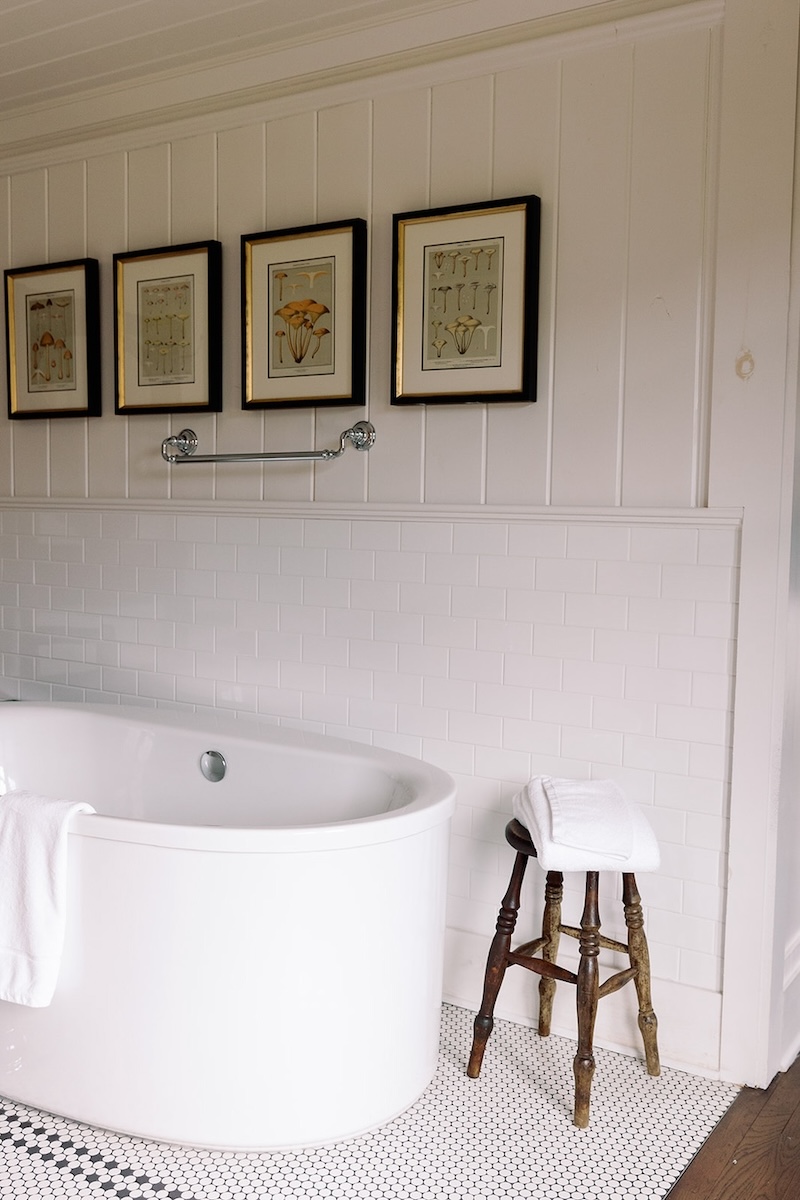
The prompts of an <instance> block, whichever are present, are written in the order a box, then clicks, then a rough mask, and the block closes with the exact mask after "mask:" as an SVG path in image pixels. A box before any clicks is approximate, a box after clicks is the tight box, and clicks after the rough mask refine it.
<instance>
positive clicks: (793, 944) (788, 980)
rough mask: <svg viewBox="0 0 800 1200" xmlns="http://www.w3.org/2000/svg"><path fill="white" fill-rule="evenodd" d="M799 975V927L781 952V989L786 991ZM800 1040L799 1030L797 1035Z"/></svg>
mask: <svg viewBox="0 0 800 1200" xmlns="http://www.w3.org/2000/svg"><path fill="white" fill-rule="evenodd" d="M798 975H800V929H798V930H797V931H796V932H795V935H794V937H793V938H792V939H791V941H790V942H789V943H788V945H787V946H786V949H785V950H784V953H783V990H784V992H785V991H788V989H789V988H790V987H791V986H792V984H793V983H794V981H795V980H796V979H797V977H798ZM797 1038H798V1041H800V1032H798V1035H797Z"/></svg>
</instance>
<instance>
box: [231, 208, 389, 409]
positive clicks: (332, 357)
mask: <svg viewBox="0 0 800 1200" xmlns="http://www.w3.org/2000/svg"><path fill="white" fill-rule="evenodd" d="M241 258H242V408H244V409H263V408H309V407H317V406H326V405H327V406H331V405H337V406H339V405H359V406H361V405H364V404H365V403H366V340H367V339H366V331H367V223H366V221H365V220H363V219H362V218H360V217H353V218H349V219H348V220H344V221H328V222H325V223H323V224H319V225H300V226H294V227H291V228H287V229H277V230H272V231H269V230H267V231H265V232H262V233H250V234H244V235H243V236H242V239H241Z"/></svg>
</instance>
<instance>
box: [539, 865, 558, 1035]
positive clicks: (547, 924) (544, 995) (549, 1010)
mask: <svg viewBox="0 0 800 1200" xmlns="http://www.w3.org/2000/svg"><path fill="white" fill-rule="evenodd" d="M563 895H564V876H563V875H562V874H561V872H560V871H548V872H547V882H546V883H545V889H544V916H543V917H542V937H543V938H547V942H546V943H545V945H544V947H543V948H542V958H543V959H544V960H545V962H549V963H554V962H555V961H556V958H557V957H558V943H559V941H560V940H561V900H562V897H563ZM555 993H556V981H555V979H548V978H547V977H546V976H544V975H542V977H541V979H540V980H539V1036H540V1037H548V1036H549V1034H550V1022H551V1020H552V1017H553V997H554V996H555Z"/></svg>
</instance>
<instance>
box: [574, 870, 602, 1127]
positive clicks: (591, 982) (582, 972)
mask: <svg viewBox="0 0 800 1200" xmlns="http://www.w3.org/2000/svg"><path fill="white" fill-rule="evenodd" d="M598 884H599V874H598V872H597V871H587V872H586V900H585V903H584V908H583V916H582V917H581V935H580V940H579V947H580V956H581V957H580V964H579V966H578V995H577V1005H578V1052H577V1054H576V1055H575V1059H574V1061H573V1064H572V1067H573V1071H574V1073H575V1114H574V1117H573V1121H574V1124H575V1125H577V1126H578V1128H579V1129H585V1128H586V1127H587V1125H588V1124H589V1096H590V1092H591V1087H592V1076H593V1075H594V1048H593V1044H594V1023H595V1018H596V1016H597V1001H598V988H599V974H600V968H599V963H598V961H597V959H598V955H599V953H600V910H599V905H598Z"/></svg>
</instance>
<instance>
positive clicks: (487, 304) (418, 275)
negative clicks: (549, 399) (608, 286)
mask: <svg viewBox="0 0 800 1200" xmlns="http://www.w3.org/2000/svg"><path fill="white" fill-rule="evenodd" d="M539 220H540V202H539V198H538V196H519V197H516V198H514V199H508V200H489V201H486V202H483V203H479V204H469V205H462V206H460V207H458V208H435V209H429V210H426V211H423V212H411V213H398V214H395V216H394V218H393V237H392V255H393V266H392V282H393V313H392V317H393V320H392V341H393V363H394V371H393V377H392V393H391V402H392V404H423V403H439V404H453V403H465V402H468V401H480V402H487V401H507V400H521V401H533V400H535V399H536V350H537V346H536V342H537V323H538V295H539Z"/></svg>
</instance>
